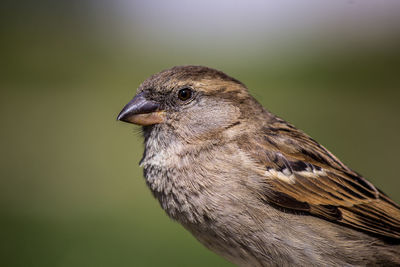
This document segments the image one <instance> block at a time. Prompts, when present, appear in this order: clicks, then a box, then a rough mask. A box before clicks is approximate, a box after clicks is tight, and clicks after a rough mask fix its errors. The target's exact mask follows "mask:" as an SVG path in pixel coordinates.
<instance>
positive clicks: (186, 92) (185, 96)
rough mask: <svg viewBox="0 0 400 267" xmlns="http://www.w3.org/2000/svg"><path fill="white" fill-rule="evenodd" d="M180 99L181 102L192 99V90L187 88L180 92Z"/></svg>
mask: <svg viewBox="0 0 400 267" xmlns="http://www.w3.org/2000/svg"><path fill="white" fill-rule="evenodd" d="M178 97H179V99H180V100H182V101H185V100H188V99H189V98H191V97H192V90H190V89H188V88H185V89H181V90H179V92H178Z"/></svg>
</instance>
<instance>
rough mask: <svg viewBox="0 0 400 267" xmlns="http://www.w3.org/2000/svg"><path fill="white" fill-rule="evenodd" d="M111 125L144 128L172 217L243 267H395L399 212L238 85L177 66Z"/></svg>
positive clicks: (154, 184) (154, 178)
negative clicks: (128, 125) (120, 123)
mask: <svg viewBox="0 0 400 267" xmlns="http://www.w3.org/2000/svg"><path fill="white" fill-rule="evenodd" d="M118 119H120V120H123V121H126V122H131V123H136V124H140V125H144V128H143V130H144V136H145V152H144V155H143V159H142V161H141V165H142V166H143V167H144V175H145V177H146V182H147V184H148V185H149V187H150V189H151V190H152V192H153V194H154V195H155V196H156V197H157V198H158V200H159V201H160V204H161V206H162V207H163V208H164V210H165V211H166V212H167V214H168V215H169V216H170V217H172V218H173V219H175V220H177V221H178V222H180V223H181V224H182V225H183V226H184V227H185V228H187V229H188V230H189V231H191V232H192V233H193V234H194V236H196V238H197V239H198V240H199V241H200V242H202V243H203V244H204V245H206V246H207V247H208V248H210V249H211V250H213V251H215V252H217V253H219V254H221V255H222V256H224V257H225V258H227V259H229V260H231V261H232V262H234V263H236V264H239V265H241V266H271V265H272V266H282V265H296V266H314V265H315V266H337V265H347V266H351V265H354V266H356V265H400V207H399V205H397V204H396V203H394V202H393V201H392V200H391V199H390V198H389V197H388V196H386V195H385V194H384V193H382V192H381V191H379V190H378V189H377V188H376V187H375V186H374V185H372V184H371V183H370V182H368V181H367V180H366V179H364V178H363V177H362V176H360V175H359V174H357V173H356V172H354V171H352V170H351V169H350V168H348V167H347V166H345V165H344V164H343V163H342V162H340V160H339V159H337V158H336V157H335V156H334V155H332V154H331V153H330V152H329V151H327V150H326V149H325V148H324V147H323V146H321V145H320V144H318V143H317V142H316V141H315V140H313V139H312V138H310V137H309V136H307V135H306V134H305V133H303V132H302V131H300V130H298V129H296V128H295V127H294V126H292V125H290V124H289V123H287V122H286V121H284V120H282V119H280V118H278V117H276V116H275V115H273V114H271V113H270V112H268V111H266V110H265V109H264V108H263V107H262V106H261V105H260V104H259V103H258V102H257V101H256V100H255V99H254V98H253V97H252V96H251V95H250V94H249V93H248V90H247V88H246V87H245V86H244V85H243V84H242V83H241V82H239V81H237V80H236V79H234V78H231V77H229V76H228V75H226V74H224V73H222V72H220V71H217V70H214V69H210V68H206V67H200V66H180V67H174V68H172V69H169V70H166V71H163V72H160V73H158V74H155V75H153V76H151V77H150V78H149V79H147V80H146V81H145V82H143V84H142V85H141V86H140V87H139V89H138V94H137V96H136V97H135V98H134V99H133V100H132V101H131V102H130V103H128V105H126V107H125V108H124V109H123V110H122V111H121V113H120V115H119V117H118Z"/></svg>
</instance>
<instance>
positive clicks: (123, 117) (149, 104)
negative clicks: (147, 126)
mask: <svg viewBox="0 0 400 267" xmlns="http://www.w3.org/2000/svg"><path fill="white" fill-rule="evenodd" d="M159 107H160V105H159V104H158V103H157V102H155V101H152V100H147V99H146V97H145V93H144V92H141V93H139V94H137V95H136V96H135V97H134V98H133V99H132V100H131V101H129V103H128V104H126V105H125V107H124V108H123V109H122V110H121V112H120V113H119V115H118V117H117V120H119V121H124V122H128V123H132V121H131V120H130V118H131V117H132V116H134V115H138V114H146V113H151V112H154V111H157V110H158V109H159Z"/></svg>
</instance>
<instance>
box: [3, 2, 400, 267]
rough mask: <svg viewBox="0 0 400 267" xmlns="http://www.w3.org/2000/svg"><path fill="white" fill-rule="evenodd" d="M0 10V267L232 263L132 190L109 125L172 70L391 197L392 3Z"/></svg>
mask: <svg viewBox="0 0 400 267" xmlns="http://www.w3.org/2000/svg"><path fill="white" fill-rule="evenodd" d="M15 2H16V1H14V2H12V1H9V2H8V1H3V2H2V4H1V6H2V8H1V11H0V12H1V13H0V20H1V24H0V25H1V26H0V30H1V36H2V41H1V42H0V48H1V49H0V54H1V73H2V75H1V77H0V86H1V98H0V110H1V131H0V137H1V138H0V145H1V152H2V153H1V158H0V164H1V165H0V166H1V170H0V224H1V227H0V229H1V230H0V231H1V232H0V233H1V238H0V251H1V265H2V266H24V267H25V266H40V267H42V266H63V267H64V266H231V264H230V263H228V262H226V261H225V260H223V259H222V258H220V257H218V256H217V255H215V254H213V253H212V252H209V251H208V250H206V249H205V248H203V247H202V246H201V245H200V244H199V243H198V242H197V241H196V240H195V239H194V238H193V237H192V236H191V235H190V234H189V233H188V232H186V231H185V230H184V229H183V228H182V227H181V226H180V225H178V224H177V223H174V222H172V221H171V220H170V219H169V218H168V217H167V216H166V215H165V214H164V212H163V211H162V210H161V208H160V207H159V205H158V203H157V201H156V200H155V199H153V197H152V196H151V193H150V191H149V190H148V189H147V188H146V185H145V181H144V179H143V177H142V170H141V169H140V168H139V166H138V162H139V160H140V158H141V154H142V150H143V148H142V138H141V135H140V131H139V128H137V127H135V126H132V125H128V124H124V123H120V122H117V121H116V116H117V114H118V113H119V111H120V110H121V108H122V107H123V106H124V105H125V104H126V103H127V102H128V101H129V100H130V99H131V97H132V96H133V95H134V94H135V90H136V88H137V87H138V85H139V84H140V83H141V82H142V81H143V80H144V79H146V78H147V77H148V76H150V75H151V74H153V73H155V72H158V71H160V70H163V69H166V68H169V67H171V66H174V65H183V64H196V65H206V66H209V67H214V68H217V69H220V70H223V71H224V72H226V73H228V74H229V75H231V76H233V77H235V78H237V79H239V80H241V81H242V82H244V83H245V84H246V85H247V86H248V87H249V88H250V91H251V92H252V93H253V94H254V95H255V96H256V98H257V99H258V100H259V101H260V102H261V103H262V104H263V105H264V106H265V107H267V108H268V109H269V110H271V111H272V112H274V113H276V114H278V115H279V116H281V117H283V118H284V119H286V120H288V121H290V122H291V123H293V124H295V125H296V126H298V127H299V128H301V129H303V130H304V131H305V132H307V133H308V134H310V135H311V136H312V137H314V138H315V139H317V140H318V141H319V142H321V143H322V144H324V145H325V146H326V147H327V148H328V149H330V150H331V151H332V152H333V153H334V154H336V155H337V156H338V157H339V158H341V159H342V160H343V161H344V162H345V163H346V164H348V165H349V166H350V167H351V168H353V169H355V170H356V171H358V172H360V173H362V174H363V175H364V176H365V177H366V178H368V179H369V180H370V181H372V182H373V183H374V184H375V185H377V186H378V187H379V188H380V189H382V190H383V191H384V192H386V193H387V194H389V195H390V196H391V197H392V198H393V199H394V200H395V201H397V202H399V201H400V179H399V175H398V164H399V154H398V153H399V151H400V141H399V138H398V137H399V130H400V120H399V115H400V104H399V97H400V16H399V15H400V2H398V1H370V0H366V1H357V0H352V1H311V0H308V1H295V0H284V1H256V0H251V1H228V0H223V1H222V0H221V1H212V0H206V1H180V0H173V1H155V0H152V1H123V0H118V1H105V0H103V1H95V0H92V1H90V0H85V1H82V0H81V1H77V0H74V1H32V2H29V1H25V2H18V3H15Z"/></svg>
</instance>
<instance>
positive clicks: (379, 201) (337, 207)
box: [247, 122, 400, 240]
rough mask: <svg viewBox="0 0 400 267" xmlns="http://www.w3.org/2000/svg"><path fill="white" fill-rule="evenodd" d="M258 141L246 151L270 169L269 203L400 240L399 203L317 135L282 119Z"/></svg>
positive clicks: (267, 183) (266, 170) (258, 138)
mask: <svg viewBox="0 0 400 267" xmlns="http://www.w3.org/2000/svg"><path fill="white" fill-rule="evenodd" d="M255 139H256V143H253V142H252V143H253V145H254V144H255V145H254V146H255V147H252V148H250V149H247V151H248V152H249V151H253V153H256V154H253V155H252V157H253V159H255V161H257V162H258V163H259V164H262V165H261V166H262V167H263V168H265V177H266V179H265V181H266V185H267V186H266V190H267V191H266V192H265V194H264V196H265V200H266V201H268V202H269V203H271V204H273V205H274V206H276V207H278V208H282V209H284V210H289V211H298V212H304V213H306V214H310V215H314V216H317V217H320V218H323V219H325V220H328V221H332V222H335V223H340V224H342V225H345V226H348V227H352V228H355V229H358V230H362V231H364V232H367V233H369V234H375V235H378V236H381V237H383V238H385V237H386V238H389V239H393V238H394V239H395V240H399V239H400V206H398V205H397V204H396V203H394V202H393V201H392V200H391V199H390V198H389V197H387V196H386V195H385V194H384V193H382V192H381V191H379V190H378V189H377V188H375V187H374V186H373V185H372V184H371V183H370V182H368V181H367V180H365V179H364V178H363V177H361V176H360V175H359V174H357V173H355V172H354V171H352V170H350V169H349V168H348V167H346V166H345V165H344V164H343V163H341V162H340V161H339V160H338V159H337V158H336V157H335V156H334V155H333V154H331V153H330V152H329V151H328V150H326V149H325V148H324V147H322V146H321V145H319V144H318V143H317V142H316V141H314V140H313V139H312V138H310V137H308V136H307V135H306V134H304V133H303V132H301V131H299V130H297V129H296V128H294V127H293V126H291V125H289V124H287V123H285V124H283V126H282V122H280V123H279V127H268V128H264V131H263V135H262V136H258V137H257V138H255ZM249 144H250V145H249ZM247 146H251V143H248V144H247ZM248 148H249V147H248ZM250 153H251V152H250Z"/></svg>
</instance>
